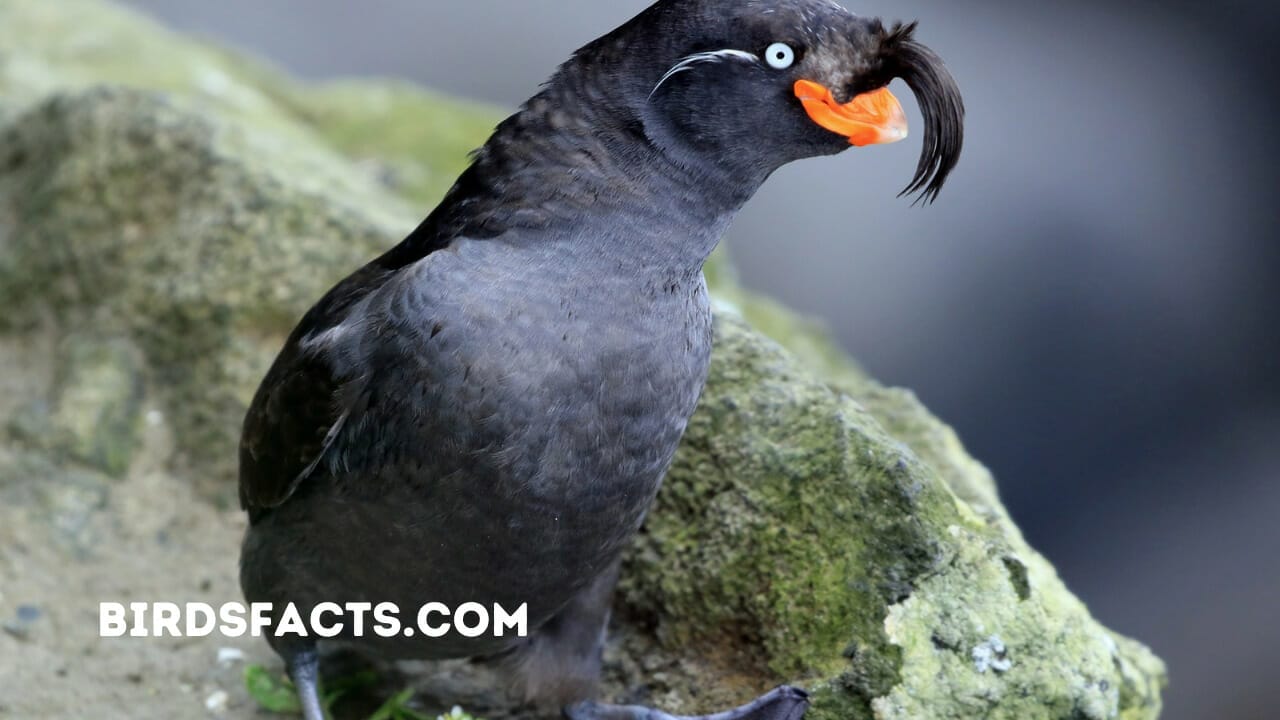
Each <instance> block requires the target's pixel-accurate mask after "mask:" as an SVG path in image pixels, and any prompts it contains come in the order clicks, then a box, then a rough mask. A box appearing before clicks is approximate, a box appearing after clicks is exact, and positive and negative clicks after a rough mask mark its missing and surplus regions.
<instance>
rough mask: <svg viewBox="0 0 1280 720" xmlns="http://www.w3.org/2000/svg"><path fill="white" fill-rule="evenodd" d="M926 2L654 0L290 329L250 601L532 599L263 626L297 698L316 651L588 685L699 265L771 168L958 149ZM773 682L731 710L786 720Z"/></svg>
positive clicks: (537, 690) (795, 696)
mask: <svg viewBox="0 0 1280 720" xmlns="http://www.w3.org/2000/svg"><path fill="white" fill-rule="evenodd" d="M916 35H917V24H916V23H906V24H904V23H892V24H886V23H885V22H883V21H881V20H880V19H876V18H869V17H863V16H859V15H856V14H854V13H852V12H850V11H848V10H846V9H844V8H843V7H841V6H840V5H838V4H836V3H833V2H830V1H829V0H660V1H659V2H656V3H655V4H653V5H651V6H649V7H648V8H647V9H645V10H643V11H642V12H640V13H639V14H638V15H637V16H635V17H634V18H632V19H631V20H629V21H627V22H625V23H624V24H622V25H621V26H620V27H618V28H617V29H616V30H614V31H612V32H610V33H608V34H606V35H604V36H603V37H600V38H599V39H597V40H595V41H592V42H590V43H588V44H587V45H585V46H584V47H582V48H581V49H579V50H578V51H576V52H575V53H574V54H573V55H572V56H571V57H570V59H569V60H568V61H566V62H565V63H564V64H563V65H561V66H560V67H559V68H558V69H557V70H556V71H555V72H554V74H553V75H552V77H551V79H550V80H549V81H548V82H547V83H545V84H544V85H543V86H542V87H541V89H540V90H538V91H537V93H536V94H535V95H533V97H532V98H530V99H529V100H528V101H527V102H525V103H524V104H523V105H521V106H520V107H519V109H518V110H517V111H516V112H515V113H514V114H513V115H511V116H510V117H509V118H507V119H506V120H504V121H502V122H501V123H500V124H499V125H498V126H497V127H496V129H495V130H494V132H493V134H492V136H491V137H490V138H489V139H488V141H487V142H486V143H485V144H484V145H483V146H482V147H481V148H479V149H478V150H477V151H475V152H474V153H473V155H472V158H471V163H470V165H469V166H468V167H467V169H466V170H465V171H464V172H463V173H462V174H461V175H460V177H459V178H458V179H457V181H456V183H455V184H454V185H453V186H452V188H451V189H450V190H449V191H448V192H447V193H446V195H445V196H444V198H443V200H442V201H441V202H440V204H439V205H438V206H437V207H436V208H435V209H434V210H433V211H432V212H431V213H430V214H429V215H428V216H427V217H426V219H425V220H424V221H422V223H421V224H420V225H418V226H417V227H416V228H415V229H414V230H413V231H412V232H410V233H409V234H408V235H407V237H406V238H405V239H404V240H403V241H402V242H400V243H399V244H397V245H396V246H394V247H393V248H391V249H390V250H388V251H386V252H385V253H383V254H382V255H380V256H378V257H376V258H375V259H373V260H371V261H370V262H369V263H368V264H366V265H365V266H363V267H361V268H359V269H356V270H355V271H354V272H353V273H352V274H351V275H349V276H348V277H346V278H345V279H344V280H342V281H341V282H339V283H338V284H337V285H336V286H334V287H333V288H332V289H331V290H330V291H329V292H328V293H327V294H325V295H324V296H323V297H322V298H321V299H320V300H319V301H318V302H317V303H316V304H315V305H314V306H313V307H312V308H311V309H310V310H309V311H307V312H306V313H305V315H304V316H303V317H302V319H301V320H300V322H299V323H298V324H297V326H296V328H295V329H294V330H293V332H292V333H291V334H290V335H289V337H288V339H287V340H286V342H285V344H284V347H283V349H282V350H281V351H280V353H279V354H278V356H277V357H276V359H275V361H274V362H273V364H272V365H271V366H270V369H269V370H268V372H267V373H266V376H265V378H264V379H263V381H262V382H261V385H260V387H259V388H258V390H257V393H256V394H255V396H254V398H253V400H252V403H251V405H250V407H249V409H248V412H247V414H246V416H245V420H244V425H243V431H242V437H241V443H240V473H239V495H240V500H241V504H242V506H243V508H244V509H245V510H246V511H247V513H248V518H249V525H248V529H247V531H246V534H245V537H244V540H243V545H242V548H241V562H240V570H241V572H240V575H241V586H242V589H243V591H244V594H245V597H246V599H247V600H248V601H250V602H252V603H269V604H270V606H271V607H272V608H275V609H276V610H273V611H272V614H271V615H270V616H269V618H268V620H269V623H270V624H271V626H272V627H275V628H277V629H279V627H280V623H281V622H282V619H281V615H280V613H279V611H278V609H279V608H281V607H285V606H292V607H294V608H296V609H298V610H299V611H300V614H301V615H302V616H308V613H310V612H312V611H314V610H315V608H316V607H317V606H320V605H321V604H323V603H338V604H340V605H345V604H347V603H381V602H389V603H394V604H395V606H396V607H399V608H402V609H404V608H417V607H420V606H422V605H423V603H426V602H439V603H441V604H442V605H443V606H445V607H457V606H459V605H461V604H464V603H479V604H480V605H482V606H489V605H491V604H492V605H495V606H496V605H501V606H502V607H507V608H514V607H520V608H523V609H524V610H525V611H526V612H527V615H526V616H525V619H526V620H527V624H528V632H527V633H526V634H525V635H526V636H525V637H495V636H494V635H493V634H485V635H482V636H479V637H468V636H466V635H464V634H462V633H461V632H459V631H458V630H457V628H454V629H453V630H451V631H450V632H448V633H446V634H443V635H441V636H432V637H428V636H426V635H424V634H421V633H419V634H417V635H415V636H412V637H409V636H408V634H407V633H395V634H392V635H391V636H389V637H382V636H381V635H378V634H373V633H365V634H363V636H361V635H360V634H358V633H357V632H356V630H355V629H354V628H353V627H352V625H351V624H348V625H347V626H346V627H345V628H344V629H343V630H342V632H341V633H340V634H339V635H337V636H336V637H316V635H315V634H308V635H302V634H297V633H294V634H289V633H285V634H280V633H272V632H268V633H267V638H268V641H269V642H270V644H271V645H272V648H273V649H274V650H275V652H276V653H277V654H278V655H279V656H280V657H281V658H282V660H283V662H284V664H285V667H286V669H287V672H288V674H289V676H290V677H291V678H292V680H293V682H294V685H295V686H296V689H297V692H298V695H299V701H300V705H301V708H302V711H303V714H304V716H305V717H306V719H307V720H322V718H323V717H324V711H323V709H322V704H321V701H320V678H319V670H318V666H319V665H318V663H319V656H320V654H321V652H322V651H327V649H329V648H344V649H350V650H354V651H356V652H360V653H365V654H367V655H370V656H373V657H377V658H383V659H391V660H396V659H446V658H471V659H476V660H478V661H481V662H490V663H492V664H493V665H494V667H497V668H499V669H500V670H501V673H502V676H503V677H505V678H506V680H507V682H509V683H510V687H511V688H512V689H513V690H514V691H515V692H517V693H518V695H519V697H520V698H521V699H522V700H523V701H526V702H527V703H529V705H530V706H532V707H538V708H549V709H560V708H563V712H564V713H565V714H566V716H568V717H569V718H572V720H664V719H669V718H671V717H672V716H670V715H668V714H666V713H665V712H663V711H662V710H660V709H656V708H646V707H643V706H621V705H610V704H607V703H604V702H601V701H599V700H598V699H597V698H596V697H595V693H596V689H595V688H596V684H597V680H598V678H599V675H600V673H601V663H602V659H601V657H602V648H603V645H604V642H605V638H606V633H607V628H608V624H609V616H610V606H611V601H612V596H613V590H614V586H615V583H616V582H617V579H618V573H619V562H620V561H619V559H620V557H621V555H622V553H623V551H624V549H625V548H626V546H627V544H628V542H629V540H630V539H631V538H632V537H633V535H634V534H635V533H636V532H637V531H638V529H639V528H640V527H641V525H642V523H643V522H644V520H645V517H646V513H647V512H648V511H649V508H650V505H651V503H652V502H653V501H654V498H655V496H656V494H657V493H658V491H659V488H660V486H661V484H662V480H663V476H664V475H665V473H666V471H667V468H668V466H669V465H670V464H671V462H672V459H673V456H674V454H675V452H676V449H677V446H678V444H679V442H680V439H681V436H682V435H683V433H684V431H685V428H686V426H687V424H688V421H689V419H690V417H691V415H692V414H693V412H694V410H695V407H696V405H697V402H698V399H699V396H700V394H701V392H702V389H703V386H704V384H705V382H706V378H707V373H708V366H709V359H710V354H711V349H712V335H713V333H712V306H711V302H710V299H709V296H708V291H707V285H706V281H705V279H704V276H703V264H704V262H705V261H706V260H707V258H708V256H709V255H710V253H711V252H712V250H713V249H714V248H715V247H716V245H717V243H718V242H719V240H720V238H721V236H722V234H723V233H724V232H725V230H726V229H727V228H728V226H729V224H730V222H731V221H732V220H733V218H734V216H735V214H736V213H737V212H738V211H739V210H740V209H741V208H742V207H743V206H744V205H745V204H746V203H747V202H748V201H749V200H750V199H751V197H752V196H753V195H754V194H755V193H756V191H757V190H758V189H759V188H760V187H761V185H762V184H763V183H764V182H765V180H766V179H767V178H768V177H769V176H770V175H771V174H772V173H773V172H774V171H776V170H777V169H779V168H780V167H782V166H783V165H786V164H788V163H791V162H793V161H798V160H802V159H806V158H812V157H819V156H826V155H834V154H838V153H840V152H842V151H845V150H848V149H850V148H853V147H867V146H872V145H877V144H882V143H890V142H896V141H899V140H902V139H903V138H905V137H906V135H907V120H906V115H905V113H904V111H903V108H902V105H901V104H900V103H899V101H898V100H897V98H896V97H895V96H894V95H893V93H892V92H891V91H890V90H889V89H888V85H889V83H890V82H891V81H892V80H894V79H902V80H904V81H905V83H906V84H907V86H908V87H909V88H910V89H911V91H912V92H913V94H914V95H915V97H916V99H917V101H918V104H919V107H920V110H921V117H922V119H923V124H924V132H923V141H922V150H921V153H920V158H919V162H918V164H917V165H916V168H915V174H914V176H913V178H912V180H911V181H910V183H909V185H908V186H907V188H906V189H905V190H904V191H903V192H902V193H901V194H903V195H908V194H915V195H916V196H917V201H922V202H923V203H925V204H928V203H932V202H933V201H934V200H935V199H936V198H937V196H938V193H939V191H940V190H941V188H942V187H943V185H944V183H945V182H946V181H947V179H948V177H949V176H950V175H951V173H952V171H953V169H954V168H955V167H956V166H957V163H958V160H959V158H960V154H961V149H962V146H963V136H964V103H963V99H962V97H961V94H960V90H959V88H958V87H957V83H956V81H955V79H954V78H953V76H952V74H951V73H950V71H949V70H948V69H947V67H946V65H945V63H944V62H943V61H942V60H941V58H940V57H939V56H938V55H937V54H936V53H935V52H933V51H932V50H930V49H929V48H928V47H926V46H925V45H923V44H921V43H920V42H919V41H918V40H917V39H916ZM807 707H808V700H807V696H806V694H805V692H804V691H803V690H801V689H799V688H795V687H791V686H786V685H783V686H781V687H779V688H777V689H775V690H773V691H771V692H770V693H768V694H766V695H764V696H761V697H759V698H756V699H755V700H752V701H751V702H748V703H746V704H745V705H742V706H741V707H738V708H734V709H731V710H727V711H724V712H722V713H719V714H717V715H714V716H706V717H708V718H715V720H797V719H798V718H800V717H802V716H803V715H804V713H805V712H807Z"/></svg>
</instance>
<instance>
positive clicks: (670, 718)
mask: <svg viewBox="0 0 1280 720" xmlns="http://www.w3.org/2000/svg"><path fill="white" fill-rule="evenodd" d="M808 709H809V695H808V693H806V692H804V691H803V690H800V689H799V688H794V687H790V686H787V685H784V686H782V687H780V688H777V689H775V690H773V691H771V692H769V693H766V694H764V695H761V696H760V697H758V698H756V699H755V700H752V701H751V702H749V703H747V704H746V705H743V706H742V707H737V708H734V709H732V710H726V711H724V712H719V713H715V714H712V715H698V716H678V715H669V714H667V713H664V712H662V711H661V710H656V709H654V708H649V707H644V706H643V705H606V704H604V703H598V702H594V701H588V702H581V703H577V704H574V705H570V706H568V707H566V708H565V709H564V716H565V717H566V718H567V719H568V720H800V718H802V717H804V714H805V711H807V710H808Z"/></svg>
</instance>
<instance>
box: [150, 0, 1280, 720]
mask: <svg viewBox="0 0 1280 720" xmlns="http://www.w3.org/2000/svg"><path fill="white" fill-rule="evenodd" d="M128 2H130V4H133V5H136V6H139V7H142V8H144V9H146V10H148V11H149V12H151V13H152V14H153V15H155V16H156V17H158V18H160V19H162V20H163V21H165V22H166V23H168V24H170V25H173V26H175V27H178V28H181V29H183V30H187V31H194V32H197V33H200V34H203V35H206V36H209V37H212V38H216V39H218V40H220V41H223V42H230V43H231V44H234V45H239V46H241V47H243V48H246V49H248V50H251V51H252V52H254V53H256V54H258V55H260V56H263V57H266V58H268V59H271V60H273V61H275V62H276V63H278V64H279V65H281V66H283V67H285V68H287V69H289V70H291V71H292V72H294V73H296V74H299V75H302V76H304V77H311V78H326V77H331V76H337V75H396V76H403V77H407V78H411V79H413V80H416V81H419V82H421V83H423V84H426V85H430V86H432V87H436V88H440V89H443V90H447V91H452V92H455V93H459V94H466V95H470V96H472V97H476V98H478V99H481V100H486V101H489V102H492V103H496V104H498V105H500V106H504V107H509V108H514V106H515V105H516V104H517V103H519V102H520V101H522V100H523V99H525V98H526V97H528V96H529V95H530V94H532V92H533V91H534V90H535V88H536V87H537V85H538V83H540V82H541V81H543V80H544V79H546V77H547V76H548V75H549V74H550V73H551V72H552V70H553V69H554V67H555V65H556V64H557V63H559V62H560V61H562V60H563V59H565V58H566V57H567V56H568V55H569V53H570V52H571V51H572V50H574V49H575V48H576V47H578V46H579V45H582V44H583V43H585V42H586V41H588V40H590V39H592V38H594V37H596V36H598V35H600V34H602V33H604V32H606V31H608V30H610V29H612V28H613V27H614V26H616V25H618V24H620V23H621V22H622V21H624V20H626V19H627V18H628V17H630V16H631V15H632V14H634V13H635V12H638V11H639V10H640V9H642V8H643V7H644V6H645V5H646V4H647V2H646V0H610V2H607V3H605V2H600V1H599V0H543V1H542V2H525V1H522V0H380V1H379V2H356V0H221V2H208V0H128ZM850 2H851V3H852V0H850ZM851 7H852V9H854V10H855V11H858V12H860V13H862V14H867V15H882V16H885V17H886V18H907V19H909V18H919V19H921V21H922V28H921V31H920V37H921V38H922V39H923V40H924V41H925V42H926V43H927V44H929V45H931V46H932V47H934V49H936V50H937V51H938V52H939V53H940V54H941V55H942V56H943V57H944V58H946V59H947V61H948V62H949V64H950V66H951V68H952V70H953V72H954V73H955V75H956V76H957V77H958V78H959V80H960V83H961V85H962V87H963V88H964V89H965V91H966V96H967V101H968V107H969V112H970V115H969V117H970V122H969V134H968V146H967V149H966V156H965V158H964V161H963V162H962V164H961V167H960V170H959V171H958V172H957V173H956V175H955V176H954V178H953V180H952V182H951V184H950V185H949V186H948V187H947V189H946V190H945V191H944V192H943V194H942V197H941V200H940V202H939V203H938V204H937V205H936V206H934V207H931V208H928V209H912V208H910V207H909V203H907V202H904V201H900V200H895V199H894V195H895V194H896V193H897V191H898V190H899V189H900V188H901V187H902V186H903V185H904V184H905V183H906V181H907V180H908V179H909V177H910V174H911V170H912V169H913V168H914V163H915V160H916V155H917V153H918V152H919V145H918V142H919V140H918V136H917V138H916V139H915V141H914V142H907V143H904V144H900V145H896V146H892V147H881V148H871V149H865V150H853V151H850V152H848V153H845V154H844V155H842V156H839V157H837V158H834V159H827V160H823V161H810V162H807V163H803V164H800V165H796V166H793V167H790V168H787V169H785V170H784V171H782V172H780V173H779V174H778V175H777V176H775V178H774V179H773V180H771V181H770V183H769V185H768V186H767V187H766V188H765V189H764V191H763V192H761V194H760V195H759V197H758V198H757V199H756V200H755V201H754V202H753V203H752V205H751V206H750V207H749V208H748V209H747V211H746V212H744V213H743V215H742V216H741V217H740V219H739V221H738V223H737V225H736V226H735V228H734V229H733V231H732V233H731V235H730V238H731V240H730V242H731V250H732V252H733V255H734V257H735V258H736V262H737V265H738V267H739V268H740V270H741V274H742V277H743V279H744V280H745V282H746V283H747V284H748V285H750V286H751V287H754V288H756V289H759V290H762V291H764V292H767V293H770V294H772V295H774V296H776V297H778V298H780V299H782V300H784V301H785V302H787V303H788V304H790V305H791V306H793V307H795V308H797V309H800V310H802V311H806V312H809V313H811V314H814V315H817V316H820V317H822V318H824V319H825V320H826V322H827V323H828V324H829V325H830V327H831V328H832V329H833V330H834V331H835V332H836V334H837V335H838V336H839V338H840V340H841V341H842V342H843V343H844V345H845V346H846V347H847V348H848V349H849V350H850V351H851V352H852V353H853V354H854V355H856V356H857V357H858V358H859V359H860V360H861V361H862V362H863V363H864V364H865V365H866V366H867V367H868V368H869V369H870V370H871V371H872V372H873V373H874V374H875V375H876V376H878V377H879V378H881V379H882V380H884V381H886V382H890V383H894V384H898V385H904V386H908V387H911V388H914V389H915V390H916V391H917V392H918V393H919V394H920V395H921V397H922V398H923V399H924V401H925V402H926V403H927V404H928V405H929V406H930V407H932V408H933V409H934V410H935V411H937V412H938V413H939V414H940V415H941V416H942V417H943V418H944V419H946V420H947V421H949V422H951V423H952V424H954V425H955V426H956V428H957V429H958V430H959V431H960V433H961V435H962V436H963V437H964V439H965V441H966V442H967V443H968V445H969V446H970V447H971V449H972V450H973V452H974V453H975V455H977V457H979V458H980V459H982V460H983V461H985V462H986V463H987V464H989V465H990V466H991V467H992V468H993V469H994V470H995V472H996V474H997V476H998V477H999V479H1000V481H1001V487H1002V489H1003V493H1004V496H1005V499H1006V500H1007V501H1008V503H1009V505H1010V508H1011V510H1012V511H1013V514H1014V516H1015V517H1016V518H1017V520H1018V521H1019V522H1020V523H1021V524H1022V526H1023V528H1024V530H1025V531H1026V534H1027V535H1028V537H1029V539H1030V540H1031V542H1032V543H1033V544H1034V545H1036V546H1037V547H1039V548H1040V549H1041V550H1042V551H1044V552H1045V553H1046V554H1047V555H1048V556H1049V557H1050V559H1052V560H1053V561H1054V562H1055V563H1056V564H1057V566H1058V568H1059V569H1060V571H1061V573H1062V575H1063V576H1064V577H1065V579H1066V580H1067V582H1068V584H1070V585H1071V587H1072V588H1073V589H1074V590H1075V591H1076V592H1077V593H1078V594H1079V595H1081V596H1082V597H1083V598H1084V599H1085V600H1086V601H1087V602H1088V603H1089V604H1090V606H1091V608H1092V609H1093V611H1094V613H1095V614H1096V615H1097V616H1098V617H1099V618H1100V619H1101V620H1103V621H1104V622H1105V623H1107V624H1108V625H1110V626H1112V627H1114V628H1116V629H1117V630H1120V631H1122V632H1125V633H1128V634H1131V635H1134V636H1136V637H1138V638H1140V639H1142V640H1143V641H1145V642H1147V643H1149V644H1151V645H1153V646H1154V647H1155V649H1156V650H1157V651H1158V652H1159V653H1160V654H1161V655H1162V656H1163V657H1164V658H1165V659H1166V660H1167V661H1169V663H1170V666H1171V672H1172V680H1173V684H1172V687H1171V689H1170V692H1169V695H1168V705H1169V710H1168V714H1167V717H1168V718H1170V719H1171V720H1190V719H1196V720H1199V719H1201V718H1206V719H1210V718H1211V719H1231V720H1234V719H1242V720H1248V719H1251V718H1258V719H1259V720H1261V719H1263V718H1266V719H1271V718H1276V717H1280V709H1278V708H1280V687H1278V686H1280V682H1277V680H1278V678H1280V668H1277V664H1278V663H1280V617H1277V615H1278V614H1280V323H1277V311H1278V310H1280V282H1278V281H1280V232H1278V231H1280V206H1277V204H1276V203H1275V200H1276V197H1275V195H1276V193H1275V189H1276V186H1277V179H1276V168H1277V164H1278V163H1277V161H1280V147H1278V143H1277V139H1276V137H1275V135H1274V130H1273V128H1274V127H1275V125H1276V122H1275V119H1274V118H1275V112H1276V110H1277V109H1278V108H1277V102H1276V97H1274V96H1273V95H1271V94H1270V93H1271V92H1273V91H1272V90H1271V86H1272V85H1274V84H1275V82H1276V78H1275V68H1276V67H1277V65H1276V63H1275V57H1274V51H1273V49H1272V45H1273V44H1274V43H1275V38H1276V37H1277V33H1276V31H1277V30H1280V23H1278V22H1277V15H1278V14H1280V9H1278V8H1276V7H1275V6H1274V5H1273V6H1271V7H1268V6H1267V5H1265V4H1264V3H1263V2H1256V1H1255V2H1250V1H1249V0H1232V1H1228V2H1224V3H1218V4H1217V5H1216V6H1214V5H1210V4H1193V3H1190V2H1184V1H1175V2H1164V3H1159V4H1155V3H1152V4H1145V3H1127V4H1125V3H1116V2H1098V1H1096V0H1085V1H1081V2H1074V3H1052V4H1051V3H1013V2H1000V1H998V0H973V1H972V2H964V3H960V2H947V1H945V0H904V1H903V2H896V3H892V2H888V0H859V1H858V2H857V3H853V4H851ZM899 89H900V90H901V92H900V93H899V95H900V97H903V98H904V101H905V100H906V98H908V97H909V96H910V93H909V91H907V90H906V88H899ZM904 104H906V105H907V106H908V108H909V112H912V113H913V123H914V125H915V126H916V127H919V118H918V116H915V115H914V112H915V111H914V104H913V103H911V102H904ZM429 209H430V208H425V207H424V208H423V209H422V211H423V214H424V215H425V214H426V213H427V211H428V210H429Z"/></svg>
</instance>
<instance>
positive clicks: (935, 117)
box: [881, 22, 964, 204]
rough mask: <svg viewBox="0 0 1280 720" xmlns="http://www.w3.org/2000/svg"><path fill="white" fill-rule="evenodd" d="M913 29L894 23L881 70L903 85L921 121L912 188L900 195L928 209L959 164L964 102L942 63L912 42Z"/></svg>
mask: <svg viewBox="0 0 1280 720" xmlns="http://www.w3.org/2000/svg"><path fill="white" fill-rule="evenodd" d="M915 30H916V23H914V22H913V23H909V24H906V25H903V24H901V23H899V24H898V25H895V26H894V27H893V29H891V30H888V31H886V32H885V35H884V40H883V42H882V44H881V48H882V53H883V55H882V57H883V59H884V62H885V70H886V71H888V72H889V73H891V74H892V75H893V76H894V77H900V78H902V79H903V80H904V81H906V83H907V85H908V86H909V87H910V88H911V91H912V92H913V93H915V96H916V101H917V102H918V103H919V104H920V112H921V114H923V115H924V146H923V148H922V149H921V151H920V164H919V165H917V166H916V174H915V177H913V178H912V179H911V184H910V185H908V186H907V188H906V189H905V190H903V191H902V192H901V193H900V196H901V195H909V194H912V193H920V196H919V197H918V198H917V202H923V203H926V204H928V203H931V202H933V201H934V200H936V199H937V197H938V192H939V191H941V190H942V186H943V185H944V184H945V183H946V181H947V176H949V175H950V174H951V171H952V170H954V169H955V167H956V163H958V162H959V161H960V152H961V150H962V149H963V147H964V98H962V97H961V95H960V88H959V86H957V85H956V81H955V78H954V77H952V76H951V72H950V71H949V70H947V66H946V65H945V64H944V63H943V62H942V58H940V57H938V55H937V53H935V52H934V51H932V50H930V49H929V48H927V47H925V46H924V45H921V44H920V43H918V42H916V40H915Z"/></svg>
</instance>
